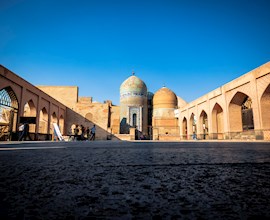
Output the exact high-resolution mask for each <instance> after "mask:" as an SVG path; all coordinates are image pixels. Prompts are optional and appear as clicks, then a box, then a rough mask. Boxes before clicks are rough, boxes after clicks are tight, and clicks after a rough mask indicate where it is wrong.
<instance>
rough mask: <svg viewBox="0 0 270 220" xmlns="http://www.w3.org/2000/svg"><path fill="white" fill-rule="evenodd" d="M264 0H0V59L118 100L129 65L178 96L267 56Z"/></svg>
mask: <svg viewBox="0 0 270 220" xmlns="http://www.w3.org/2000/svg"><path fill="white" fill-rule="evenodd" d="M269 11H270V1H267V0H265V1H263V0H254V1H249V0H246V1H244V0H224V1H223V0H220V1H218V0H215V1H214V0H205V1H199V0H186V1H184V0H183V1H182V0H178V1H177V0H164V1H159V0H155V1H150V0H136V1H135V0H134V1H129V0H126V1H120V0H115V1H114V0H107V1H106V0H93V1H91V0H88V1H86V0H85V1H82V0H65V1H60V0H59V1H57V0H46V1H44V0H1V1H0V63H1V64H2V65H4V66H5V67H7V68H8V69H10V70H11V71H13V72H15V73H16V74H18V75H20V76H21V77H23V78H24V79H26V80H27V81H29V82H30V83H32V84H34V85H68V86H73V85H77V86H79V95H80V96H92V97H93V99H94V100H96V101H100V102H103V101H104V100H112V101H113V103H114V104H119V87H120V85H121V83H122V82H123V81H124V80H125V79H126V78H128V77H129V76H130V75H131V73H132V70H134V71H135V73H136V75H137V76H138V77H139V78H141V79H142V80H143V81H144V82H145V83H146V85H147V87H148V90H149V91H151V92H153V93H154V92H156V91H157V90H158V89H160V88H161V87H162V86H163V85H165V86H167V87H168V88H170V89H171V90H173V91H174V92H175V93H176V94H177V95H178V96H180V97H182V98H183V99H184V100H186V101H187V102H190V101H192V100H195V99H197V98H199V97H200V96H202V95H204V94H206V93H208V92H210V91H212V90H214V89H216V88H217V87H219V86H221V85H223V84H225V83H227V82H229V81H231V80H233V79H235V78H237V77H239V76H241V75H242V74H244V73H246V72H248V71H250V70H252V69H254V68H256V67H258V66H260V65H262V64H264V63H266V62H268V61H270V13H269Z"/></svg>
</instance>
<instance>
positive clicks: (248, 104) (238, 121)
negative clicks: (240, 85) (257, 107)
mask: <svg viewBox="0 0 270 220" xmlns="http://www.w3.org/2000/svg"><path fill="white" fill-rule="evenodd" d="M229 119H230V132H231V137H232V138H236V137H237V136H238V135H239V132H242V131H248V130H254V121H253V110H252V100H251V98H250V97H249V96H247V95H246V94H244V93H242V92H237V93H236V94H235V95H234V97H233V98H232V100H231V102H230V104H229Z"/></svg>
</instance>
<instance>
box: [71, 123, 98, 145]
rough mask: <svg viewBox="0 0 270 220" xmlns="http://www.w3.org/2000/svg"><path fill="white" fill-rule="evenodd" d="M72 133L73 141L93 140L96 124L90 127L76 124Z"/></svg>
mask: <svg viewBox="0 0 270 220" xmlns="http://www.w3.org/2000/svg"><path fill="white" fill-rule="evenodd" d="M72 133H73V134H74V140H75V141H78V140H81V141H94V140H95V138H96V125H93V127H92V128H91V129H90V128H89V127H86V128H85V127H84V126H83V125H81V126H79V125H76V126H75V128H74V129H73V132H72ZM70 137H71V136H70Z"/></svg>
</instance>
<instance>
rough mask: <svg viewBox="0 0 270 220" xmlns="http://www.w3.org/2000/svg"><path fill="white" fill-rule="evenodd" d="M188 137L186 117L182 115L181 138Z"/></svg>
mask: <svg viewBox="0 0 270 220" xmlns="http://www.w3.org/2000/svg"><path fill="white" fill-rule="evenodd" d="M187 138H188V130H187V119H186V117H184V119H183V121H182V139H183V140H187Z"/></svg>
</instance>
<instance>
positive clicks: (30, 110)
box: [23, 99, 37, 133]
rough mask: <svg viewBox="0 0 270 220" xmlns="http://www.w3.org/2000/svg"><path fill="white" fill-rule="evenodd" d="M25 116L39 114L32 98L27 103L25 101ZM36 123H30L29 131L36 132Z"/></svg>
mask: <svg viewBox="0 0 270 220" xmlns="http://www.w3.org/2000/svg"><path fill="white" fill-rule="evenodd" d="M23 116H24V117H36V116H37V110H36V106H35V104H34V102H33V100H32V99H30V100H29V101H28V102H27V103H25V105H24V108H23ZM35 129H36V125H35V124H29V132H30V133H35Z"/></svg>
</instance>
